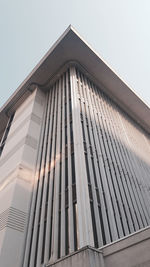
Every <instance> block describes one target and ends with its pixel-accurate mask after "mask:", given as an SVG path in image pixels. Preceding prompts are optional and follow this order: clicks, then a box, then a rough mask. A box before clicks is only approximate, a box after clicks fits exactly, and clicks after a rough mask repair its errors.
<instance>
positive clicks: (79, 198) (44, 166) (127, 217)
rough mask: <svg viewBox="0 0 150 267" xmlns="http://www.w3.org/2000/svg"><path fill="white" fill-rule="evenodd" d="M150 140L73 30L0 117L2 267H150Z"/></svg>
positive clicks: (122, 89)
mask: <svg viewBox="0 0 150 267" xmlns="http://www.w3.org/2000/svg"><path fill="white" fill-rule="evenodd" d="M149 134H150V109H149V107H148V106H147V105H146V104H145V103H144V102H143V101H142V100H141V99H140V98H139V97H138V96H137V95H136V94H135V93H134V91H133V90H131V89H130V88H129V87H128V86H127V85H126V84H125V83H124V82H123V81H122V80H121V79H120V78H119V77H118V76H117V75H116V74H115V73H114V72H113V71H112V70H111V69H110V67H108V65H107V64H106V63H105V62H104V61H103V60H102V59H101V58H100V57H99V56H98V55H97V54H96V53H95V52H94V51H93V50H92V48H91V47H90V46H89V45H88V44H87V43H86V42H85V41H84V40H83V39H82V38H81V37H80V36H79V35H78V33H77V32H76V31H75V30H74V29H73V28H72V27H71V26H70V27H69V28H68V29H67V30H66V31H65V32H64V34H63V35H62V36H61V37H60V38H59V40H58V41H57V42H56V43H55V44H54V45H53V47H52V48H51V49H50V50H49V51H48V53H47V54H46V55H45V57H44V58H43V59H42V60H41V61H40V63H39V64H38V65H37V66H36V67H35V69H34V70H33V71H32V73H31V74H30V75H29V76H28V77H27V79H26V80H25V81H24V82H23V83H22V84H21V85H20V87H19V88H18V89H17V90H16V91H15V92H14V94H13V95H12V96H11V97H10V98H9V99H8V101H7V102H6V103H5V104H4V106H3V107H2V108H1V110H0V266H1V267H10V266H11V267H22V266H23V267H44V266H56V267H59V266H70V267H74V266H79V267H80V266H82V267H84V266H91V267H92V266H93V267H94V266H95V267H98V266H99V267H119V266H122V265H123V266H125V267H131V266H150V255H149V249H150V227H149V226H150V137H149Z"/></svg>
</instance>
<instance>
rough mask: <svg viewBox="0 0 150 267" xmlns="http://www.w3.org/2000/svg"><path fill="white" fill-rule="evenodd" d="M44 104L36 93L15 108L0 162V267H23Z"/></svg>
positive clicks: (38, 93) (43, 97)
mask: <svg viewBox="0 0 150 267" xmlns="http://www.w3.org/2000/svg"><path fill="white" fill-rule="evenodd" d="M44 101H45V95H44V93H42V92H41V91H40V90H39V89H36V90H35V91H34V92H33V93H32V94H31V95H30V96H29V97H28V99H27V100H26V101H25V102H24V103H23V104H22V105H21V106H20V107H19V108H18V110H17V111H16V113H15V116H14V119H13V122H12V125H11V128H10V131H9V134H8V137H7V140H6V144H5V147H4V150H3V153H2V155H1V158H0V218H1V221H0V253H1V254H0V266H3V267H4V266H5V267H10V266H12V267H13V266H15V267H21V266H22V258H23V253H24V245H25V238H26V231H27V223H28V217H29V212H30V204H31V197H32V189H33V182H34V172H35V165H36V158H37V151H38V143H39V138H40V132H41V124H42V117H43V111H44ZM8 255H9V256H8Z"/></svg>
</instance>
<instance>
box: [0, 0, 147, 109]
mask: <svg viewBox="0 0 150 267" xmlns="http://www.w3.org/2000/svg"><path fill="white" fill-rule="evenodd" d="M69 24H72V25H73V26H74V28H75V29H76V30H77V31H78V32H79V34H80V35H81V36H82V37H83V38H84V39H85V40H86V41H87V42H88V43H89V44H90V45H91V46H92V48H94V49H95V50H96V51H97V52H98V53H99V55H100V56H101V57H102V58H103V59H104V60H105V61H106V62H107V63H108V64H109V66H111V67H112V68H113V69H114V70H115V71H116V73H118V75H119V76H120V77H122V78H123V80H124V81H125V82H126V83H127V84H128V85H129V86H130V87H132V88H133V89H134V91H135V92H136V93H137V94H138V95H139V96H141V97H142V99H143V100H144V101H145V102H147V103H148V104H150V67H149V66H150V0H70V1H69V0H0V77H1V78H0V93H1V94H0V106H2V104H3V103H4V102H5V101H6V100H7V99H8V97H9V96H10V95H11V94H12V93H13V92H14V91H15V89H16V88H17V87H18V86H19V85H20V83H21V82H22V81H23V80H24V79H25V78H26V76H27V75H28V74H29V73H30V71H31V70H32V69H33V68H34V67H35V65H36V64H37V63H38V62H39V60H40V59H41V58H42V57H43V56H44V54H45V53H46V52H47V50H48V49H49V48H50V47H51V45H52V44H53V43H54V42H55V41H56V40H57V38H59V36H60V35H61V34H62V33H63V31H64V30H65V29H66V28H67V27H68V25H69Z"/></svg>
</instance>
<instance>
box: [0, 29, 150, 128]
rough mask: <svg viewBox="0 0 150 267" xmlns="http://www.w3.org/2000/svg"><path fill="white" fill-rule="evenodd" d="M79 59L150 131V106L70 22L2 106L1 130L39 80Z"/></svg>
mask: <svg viewBox="0 0 150 267" xmlns="http://www.w3.org/2000/svg"><path fill="white" fill-rule="evenodd" d="M70 61H71V62H72V61H74V62H77V63H78V64H80V65H81V66H82V68H83V69H84V70H85V71H86V72H87V74H90V76H91V77H92V80H93V81H94V82H95V83H96V84H97V85H98V86H99V87H101V88H102V90H103V91H105V93H106V94H107V95H109V96H110V97H111V98H112V99H113V100H114V101H115V102H116V103H117V104H118V105H119V106H120V107H121V108H122V109H123V110H124V111H126V113H128V114H129V116H131V117H132V118H133V119H134V120H136V121H137V122H138V123H139V124H140V125H141V126H142V127H143V128H144V129H145V130H146V131H147V132H148V133H150V108H149V107H148V106H147V105H146V104H145V103H144V102H143V101H142V99H141V98H140V97H138V96H137V95H136V93H135V92H134V91H133V90H132V89H131V88H129V87H128V86H127V84H126V83H125V82H124V81H122V80H121V79H120V78H119V77H118V75H117V74H116V73H115V72H114V71H112V69H111V68H110V67H109V66H108V65H107V64H106V63H105V62H104V60H102V59H101V58H100V56H99V55H98V54H97V53H96V52H95V51H94V50H93V49H92V48H91V47H90V46H89V45H88V44H87V43H86V42H85V41H84V40H83V39H82V38H81V37H80V36H79V34H78V33H77V32H76V31H75V30H74V29H73V28H72V26H69V27H68V28H67V30H66V31H65V32H64V33H63V35H62V36H61V37H60V38H59V39H58V40H57V42H56V43H55V44H54V45H53V46H52V47H51V49H50V50H49V51H48V52H47V54H46V55H45V56H44V57H43V59H42V60H41V61H40V62H39V64H38V65H37V66H36V67H35V68H34V69H33V71H32V72H31V73H30V74H29V76H28V77H27V78H26V79H25V80H24V82H23V83H22V84H21V85H20V86H19V88H18V89H17V90H16V91H15V92H14V93H13V94H12V96H11V97H10V98H9V99H8V101H7V102H6V103H5V104H4V105H3V106H2V108H1V109H0V122H1V123H0V132H1V131H2V129H3V128H4V127H5V125H6V122H7V117H8V115H7V114H9V112H10V111H11V110H12V109H13V110H14V109H16V108H17V107H18V106H19V105H20V104H21V103H22V102H23V101H24V100H25V99H26V98H27V97H28V95H29V94H30V92H31V91H32V90H34V85H35V84H41V85H42V86H41V88H43V90H44V88H45V87H44V84H46V83H47V81H50V80H51V79H52V78H53V77H54V75H55V73H57V72H58V70H59V69H61V67H62V66H63V65H64V64H66V63H67V62H70Z"/></svg>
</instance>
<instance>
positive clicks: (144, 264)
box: [46, 227, 150, 267]
mask: <svg viewBox="0 0 150 267" xmlns="http://www.w3.org/2000/svg"><path fill="white" fill-rule="evenodd" d="M149 251H150V228H149V227H147V228H145V229H143V230H141V231H139V232H136V233H134V234H132V235H129V236H128V237H125V238H123V239H120V240H118V241H116V242H114V243H112V244H110V245H106V246H104V247H102V248H100V249H95V248H93V247H90V246H86V247H84V248H81V249H80V250H78V251H77V252H74V253H72V254H70V255H69V256H66V257H64V258H62V259H60V260H58V261H56V262H54V263H52V264H47V265H46V267H76V266H78V267H121V266H124V267H149V266H150V253H149Z"/></svg>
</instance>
